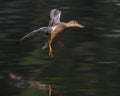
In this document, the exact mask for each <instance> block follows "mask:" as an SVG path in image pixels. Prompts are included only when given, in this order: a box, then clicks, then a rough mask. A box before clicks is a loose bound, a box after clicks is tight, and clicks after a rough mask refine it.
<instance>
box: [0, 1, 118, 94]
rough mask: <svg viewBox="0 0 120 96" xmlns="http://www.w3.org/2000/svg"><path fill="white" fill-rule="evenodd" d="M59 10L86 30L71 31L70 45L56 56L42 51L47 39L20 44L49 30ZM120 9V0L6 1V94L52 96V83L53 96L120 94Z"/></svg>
mask: <svg viewBox="0 0 120 96" xmlns="http://www.w3.org/2000/svg"><path fill="white" fill-rule="evenodd" d="M53 8H57V9H60V10H61V11H62V16H61V21H64V22H68V21H69V20H73V19H74V20H77V21H78V22H80V23H81V24H83V25H85V28H84V29H81V30H79V29H77V28H73V29H72V28H71V29H69V30H66V31H65V34H64V36H63V38H62V39H63V41H64V44H65V47H64V48H59V47H58V46H57V45H54V49H53V50H54V58H50V57H49V56H48V49H47V50H41V47H42V45H43V44H44V40H45V39H44V38H43V37H42V36H40V37H38V38H31V39H29V40H26V41H24V42H23V43H21V44H16V42H17V40H19V39H20V38H21V37H22V36H24V35H25V34H26V33H28V32H31V31H32V30H34V29H37V28H39V27H41V26H47V25H48V21H49V11H50V10H51V9H53ZM119 10H120V1H119V0H99V1H97V0H75V1H73V0H34V1H32V0H23V1H22V0H1V1H0V96H48V95H47V89H46V88H48V85H49V84H51V85H52V88H53V96H59V95H58V94H59V92H62V94H63V96H119V95H120V92H119V89H120V64H119V63H120V44H119V42H120V18H119V16H120V11H119ZM10 74H15V76H16V77H15V78H14V77H13V75H10ZM10 76H12V77H10ZM12 78H13V79H12ZM16 78H17V80H14V79H16ZM29 81H34V83H29ZM35 82H41V83H42V84H43V85H44V84H45V86H46V87H45V88H43V89H40V88H38V85H37V84H38V83H35Z"/></svg>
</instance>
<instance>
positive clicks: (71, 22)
mask: <svg viewBox="0 0 120 96" xmlns="http://www.w3.org/2000/svg"><path fill="white" fill-rule="evenodd" d="M68 26H69V27H79V28H84V26H83V25H82V24H80V23H78V22H77V21H75V20H72V21H69V22H68Z"/></svg>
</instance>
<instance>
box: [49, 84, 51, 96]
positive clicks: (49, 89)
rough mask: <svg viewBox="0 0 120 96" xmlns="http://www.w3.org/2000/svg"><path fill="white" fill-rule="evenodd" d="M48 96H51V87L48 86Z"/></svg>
mask: <svg viewBox="0 0 120 96" xmlns="http://www.w3.org/2000/svg"><path fill="white" fill-rule="evenodd" d="M48 96H52V85H51V84H49V86H48Z"/></svg>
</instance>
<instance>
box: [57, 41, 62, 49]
mask: <svg viewBox="0 0 120 96" xmlns="http://www.w3.org/2000/svg"><path fill="white" fill-rule="evenodd" d="M57 43H58V45H59V46H60V47H61V48H62V47H64V43H63V42H62V40H59V41H58V42H57Z"/></svg>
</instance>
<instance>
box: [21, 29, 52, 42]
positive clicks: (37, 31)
mask: <svg viewBox="0 0 120 96" xmlns="http://www.w3.org/2000/svg"><path fill="white" fill-rule="evenodd" d="M51 31H52V28H51V27H41V28H39V29H37V30H34V31H32V32H30V33H28V34H26V35H25V36H24V37H22V38H21V39H20V41H23V40H24V39H27V38H30V37H33V36H35V35H38V34H39V33H42V34H43V35H46V34H49V33H50V32H51Z"/></svg>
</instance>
